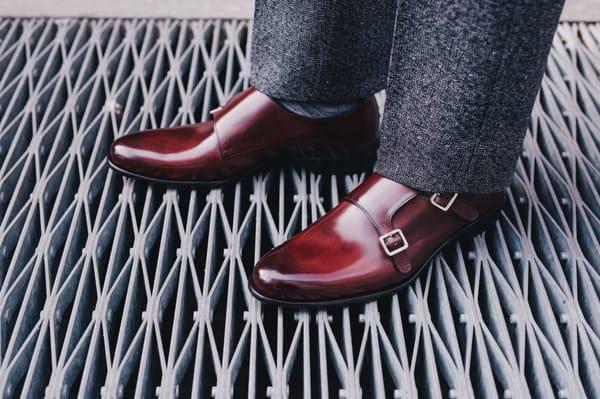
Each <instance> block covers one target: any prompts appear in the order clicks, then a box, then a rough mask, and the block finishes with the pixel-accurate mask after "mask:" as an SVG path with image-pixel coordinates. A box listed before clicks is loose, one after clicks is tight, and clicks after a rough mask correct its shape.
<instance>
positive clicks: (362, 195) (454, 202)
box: [249, 173, 505, 306]
mask: <svg viewBox="0 0 600 399" xmlns="http://www.w3.org/2000/svg"><path fill="white" fill-rule="evenodd" d="M504 196H505V193H504V192H497V193H490V194H445V195H442V194H433V193H425V192H421V191H417V190H413V189H411V188H409V187H406V186H404V185H402V184H399V183H396V182H394V181H392V180H389V179H386V178H385V177H382V176H381V175H378V174H377V173H375V174H373V175H371V176H370V177H369V178H368V179H367V180H365V181H364V182H363V183H362V184H361V185H359V186H358V187H357V188H356V189H355V190H354V191H352V192H351V193H350V194H348V196H347V197H346V198H344V199H343V200H342V201H341V202H340V203H339V204H338V205H337V206H336V207H335V208H333V209H332V210H331V211H329V212H328V213H327V214H325V215H324V216H323V217H321V218H320V219H319V220H317V221H316V222H315V223H314V224H312V225H311V226H309V227H308V228H307V229H306V230H304V231H302V232H301V233H299V234H297V235H296V236H294V237H293V238H292V239H290V240H289V241H287V242H285V243H283V244H282V245H280V246H278V247H276V248H274V249H272V250H271V251H269V252H268V253H267V254H266V255H265V256H263V257H262V258H261V259H260V260H259V261H258V263H257V264H256V266H255V268H254V271H253V273H252V277H251V278H250V280H249V284H250V291H251V292H252V294H253V295H254V296H255V297H257V298H258V299H260V300H262V301H265V302H270V303H274V304H278V305H289V306H326V305H340V304H348V303H353V302H366V301H370V300H372V299H375V298H377V297H380V296H383V295H388V294H391V293H393V292H396V291H398V290H400V289H401V288H403V287H405V286H407V285H408V284H409V283H410V282H411V281H412V280H413V279H415V278H416V277H417V276H418V275H419V273H420V272H421V271H423V270H424V269H425V268H426V266H427V264H428V263H429V261H430V260H431V259H432V258H433V257H434V256H435V255H436V254H438V253H439V252H440V251H441V250H442V249H443V248H444V247H445V246H446V245H448V244H450V243H452V242H453V241H454V240H456V239H458V238H461V237H464V236H467V235H471V236H472V235H475V234H477V233H478V232H480V231H481V230H483V229H484V228H485V227H486V226H487V225H488V224H490V223H493V222H494V221H495V220H496V218H497V215H498V213H499V211H500V208H501V206H502V205H503V203H504Z"/></svg>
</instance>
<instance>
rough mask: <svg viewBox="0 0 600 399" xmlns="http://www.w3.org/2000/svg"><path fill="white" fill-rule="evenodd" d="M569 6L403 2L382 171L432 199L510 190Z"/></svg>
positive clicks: (532, 0)
mask: <svg viewBox="0 0 600 399" xmlns="http://www.w3.org/2000/svg"><path fill="white" fill-rule="evenodd" d="M562 6H563V1H561V0H526V1H517V0H510V1H497V0H494V1H492V0H461V1H456V0H454V1H453V0H443V1H440V0H402V1H401V2H400V3H399V9H398V17H397V21H396V26H395V32H394V43H393V48H392V55H391V63H390V70H389V73H388V83H387V101H386V106H385V112H384V117H383V122H382V129H381V135H380V143H381V144H380V149H379V154H378V157H379V159H378V162H377V164H376V171H377V172H379V173H380V174H382V175H383V176H386V177H388V178H390V179H392V180H395V181H397V182H400V183H402V184H405V185H408V186H410V187H413V188H417V189H421V190H426V191H432V192H446V193H449V192H452V193H453V192H475V193H477V192H491V191H497V190H502V189H503V188H505V187H506V186H508V184H509V182H510V179H511V177H512V175H513V173H514V169H515V164H516V161H517V158H518V155H519V153H520V149H521V146H522V141H523V137H524V134H525V131H526V128H527V124H528V120H529V115H530V113H531V108H532V105H533V102H534V99H535V96H536V94H537V92H538V88H539V85H540V82H541V79H542V75H543V71H544V66H545V64H546V58H547V55H548V52H549V49H550V45H551V41H552V37H553V34H554V31H555V29H556V25H557V22H558V18H559V15H560V12H561V9H562Z"/></svg>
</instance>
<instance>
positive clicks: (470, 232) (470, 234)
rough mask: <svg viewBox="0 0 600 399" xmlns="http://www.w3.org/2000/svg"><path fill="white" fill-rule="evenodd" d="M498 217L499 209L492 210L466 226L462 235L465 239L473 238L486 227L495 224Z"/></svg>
mask: <svg viewBox="0 0 600 399" xmlns="http://www.w3.org/2000/svg"><path fill="white" fill-rule="evenodd" d="M499 217H500V211H499V210H498V211H497V212H494V213H492V214H490V215H488V216H486V217H484V218H483V219H481V220H480V221H478V222H476V223H473V224H472V225H471V226H469V227H467V228H466V229H465V231H464V233H463V235H462V236H463V237H464V238H467V239H472V238H475V237H476V236H477V235H479V234H480V233H483V232H484V231H485V230H487V229H488V228H493V227H494V226H495V225H496V221H497V220H498V218H499Z"/></svg>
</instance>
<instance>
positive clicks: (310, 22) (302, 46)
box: [251, 0, 397, 104]
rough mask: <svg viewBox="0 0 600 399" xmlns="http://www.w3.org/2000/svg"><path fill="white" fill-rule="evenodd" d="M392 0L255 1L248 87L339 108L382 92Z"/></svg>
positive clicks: (393, 5) (392, 14)
mask: <svg viewBox="0 0 600 399" xmlns="http://www.w3.org/2000/svg"><path fill="white" fill-rule="evenodd" d="M396 1H397V0H351V1H330V0H257V1H256V6H255V15H254V26H253V44H252V50H251V51H252V53H251V59H252V62H251V67H252V69H251V83H252V85H254V86H255V87H256V88H257V89H258V90H260V91H261V92H263V93H265V94H267V95H269V96H271V97H273V98H277V99H285V100H293V101H312V102H325V103H334V104H336V103H342V102H349V101H353V100H358V99H362V98H365V97H368V96H369V95H371V94H373V93H375V92H377V91H379V90H381V89H383V87H384V85H385V82H386V75H387V70H388V65H389V52H390V46H391V38H392V32H393V28H394V18H395V11H396Z"/></svg>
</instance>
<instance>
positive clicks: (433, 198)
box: [429, 193, 458, 212]
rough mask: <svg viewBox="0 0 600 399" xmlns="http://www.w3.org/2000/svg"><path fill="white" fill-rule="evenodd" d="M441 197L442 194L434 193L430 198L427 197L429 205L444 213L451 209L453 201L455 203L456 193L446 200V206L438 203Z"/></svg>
mask: <svg viewBox="0 0 600 399" xmlns="http://www.w3.org/2000/svg"><path fill="white" fill-rule="evenodd" d="M441 196H442V194H440V193H435V194H433V195H432V196H431V197H429V202H430V203H431V205H433V206H435V207H436V208H438V209H441V210H442V211H444V212H447V211H448V209H450V208H451V207H452V205H453V204H454V201H456V198H457V197H458V193H455V194H453V195H452V197H450V199H449V200H448V202H447V203H446V204H442V203H440V202H439V199H440V197H441Z"/></svg>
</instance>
